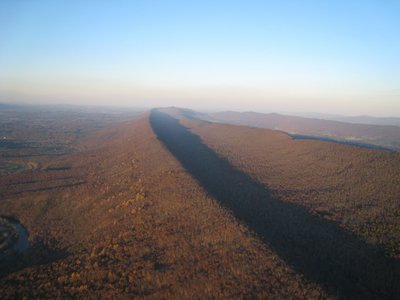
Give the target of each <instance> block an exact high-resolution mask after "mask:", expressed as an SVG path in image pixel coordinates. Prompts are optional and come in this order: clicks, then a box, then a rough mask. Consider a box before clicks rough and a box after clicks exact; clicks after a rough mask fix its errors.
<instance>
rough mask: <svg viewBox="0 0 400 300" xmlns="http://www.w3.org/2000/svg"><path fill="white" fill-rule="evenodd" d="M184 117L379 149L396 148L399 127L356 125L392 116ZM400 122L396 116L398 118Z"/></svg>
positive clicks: (190, 113)
mask: <svg viewBox="0 0 400 300" xmlns="http://www.w3.org/2000/svg"><path fill="white" fill-rule="evenodd" d="M185 114H186V116H188V117H193V118H199V119H202V120H206V121H210V122H218V123H228V124H235V125H245V126H251V127H259V128H269V129H274V130H279V131H283V132H286V133H288V134H290V135H292V136H293V137H299V136H300V138H307V136H310V138H313V139H315V138H316V137H320V138H321V139H323V140H331V141H337V142H345V143H351V144H354V145H359V146H366V145H373V146H378V147H379V148H380V147H382V148H385V149H390V150H396V151H399V150H400V127H398V126H394V125H375V124H357V123H356V122H357V120H359V123H361V122H364V123H366V122H375V123H379V122H381V123H388V122H392V123H393V124H395V123H396V120H397V119H396V118H373V117H363V116H360V117H340V118H341V121H335V120H324V119H320V118H305V117H298V116H288V115H281V114H276V113H269V114H264V113H256V112H233V111H226V112H217V113H210V114H204V113H197V112H193V111H185ZM398 121H400V119H399V120H398Z"/></svg>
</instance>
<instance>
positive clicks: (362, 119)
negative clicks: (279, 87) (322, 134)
mask: <svg viewBox="0 0 400 300" xmlns="http://www.w3.org/2000/svg"><path fill="white" fill-rule="evenodd" d="M281 114H282V115H288V116H296V117H303V118H313V119H323V120H331V121H339V122H346V123H355V124H368V125H386V126H399V127H400V118H396V117H372V116H365V115H360V116H342V115H331V114H324V113H284V112H282V113H281Z"/></svg>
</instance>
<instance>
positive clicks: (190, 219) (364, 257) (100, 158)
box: [0, 108, 400, 299]
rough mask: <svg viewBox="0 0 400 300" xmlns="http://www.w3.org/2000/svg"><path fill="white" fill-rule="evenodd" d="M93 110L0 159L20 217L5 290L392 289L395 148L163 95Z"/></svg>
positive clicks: (307, 292) (5, 264)
mask: <svg viewBox="0 0 400 300" xmlns="http://www.w3.org/2000/svg"><path fill="white" fill-rule="evenodd" d="M74 123H76V121H75V122H74ZM96 124H103V125H101V126H100V125H99V126H97V127H98V128H96V127H90V126H86V127H85V126H84V127H83V128H91V129H90V130H86V131H85V134H81V135H79V136H74V139H73V142H71V145H73V147H74V151H70V152H65V153H59V155H49V154H48V153H41V154H40V155H39V156H33V157H29V159H28V158H26V157H20V158H18V159H19V160H18V159H17V158H14V159H15V161H14V162H15V163H24V164H26V163H27V160H30V162H31V163H36V164H35V167H32V168H29V169H26V170H19V171H18V172H14V171H9V172H5V173H4V174H3V175H1V182H0V215H1V216H3V217H7V218H10V217H12V218H13V220H16V221H18V223H20V224H22V226H23V227H24V228H25V229H26V230H27V232H28V233H29V238H28V241H29V248H28V250H27V252H26V253H24V254H22V253H18V252H15V253H12V254H11V255H9V256H8V257H7V259H2V258H1V256H0V266H1V268H0V293H1V295H2V297H3V298H6V299H14V298H24V297H26V298H57V297H62V298H66V297H68V298H70V297H74V298H109V297H111V298H132V297H135V298H157V299H160V298H161V299H165V298H179V299H187V298H225V299H236V298H258V299H263V298H285V299H286V298H308V299H321V298H324V299H325V298H332V299H335V298H339V299H340V298H360V299H361V298H362V299H365V298H388V299H390V298H397V297H398V296H399V295H400V290H399V288H400V285H399V278H400V265H399V258H400V221H399V220H400V218H399V214H400V205H399V201H398V199H399V196H400V184H399V183H400V182H399V180H400V156H399V154H398V153H396V152H386V151H380V150H371V149H363V148H357V147H352V146H348V145H339V144H333V143H329V142H323V141H309V140H295V139H292V138H291V137H289V136H288V135H287V134H284V133H282V132H278V131H273V130H268V129H262V128H249V127H244V126H236V125H225V124H218V123H210V122H206V121H203V120H199V119H197V118H196V117H195V116H193V115H188V113H187V111H186V110H180V109H171V108H170V109H154V110H152V111H151V112H148V113H142V114H140V115H135V116H134V117H130V118H122V119H120V120H119V121H115V120H114V121H113V122H107V123H96ZM54 128H55V130H56V129H57V128H63V126H60V127H57V126H54ZM57 130H60V129H57ZM63 131H65V130H63ZM66 132H69V131H68V130H67V131H66ZM46 136H47V135H44V137H43V138H38V143H39V144H40V143H42V144H43V143H44V144H46V143H50V142H49V141H48V140H47V139H46ZM57 136H59V135H57ZM50 140H51V141H54V139H50ZM25 141H26V137H23V136H21V137H20V142H21V143H22V142H25ZM43 141H46V142H43ZM3 151H5V152H3V153H7V154H8V156H7V155H3V156H0V162H1V161H4V162H9V161H10V157H9V155H10V153H11V154H12V153H14V152H13V150H12V149H4V150H3ZM18 151H25V150H18ZM40 151H41V150H40ZM40 151H39V152H40ZM0 154H1V153H0ZM25 154H26V153H25ZM0 225H1V224H0Z"/></svg>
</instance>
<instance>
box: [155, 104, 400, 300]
mask: <svg viewBox="0 0 400 300" xmlns="http://www.w3.org/2000/svg"><path fill="white" fill-rule="evenodd" d="M150 123H151V126H152V128H153V130H154V132H155V133H156V135H157V136H158V139H159V140H160V141H161V142H162V143H163V144H164V145H165V146H166V147H167V149H168V150H169V151H170V152H171V153H172V154H173V155H174V156H175V157H176V158H177V159H178V160H179V161H180V163H181V164H182V165H183V167H184V168H186V169H187V170H188V171H189V172H190V173H191V174H192V176H193V177H194V178H196V179H197V181H198V182H199V183H200V184H201V185H202V186H203V187H204V188H205V189H206V190H207V192H208V193H209V194H210V195H212V196H213V197H214V198H215V199H217V200H218V201H219V202H220V203H221V204H222V205H223V206H225V207H226V208H228V209H229V210H231V211H232V213H233V214H234V215H235V216H236V218H238V219H239V220H240V221H242V222H243V223H245V224H246V225H247V226H248V227H249V228H251V229H252V230H253V231H254V232H255V233H256V234H257V235H258V236H259V237H260V238H261V239H262V240H263V241H264V242H265V243H266V244H267V245H268V246H269V247H270V248H271V249H272V250H274V251H275V252H276V253H277V254H278V255H279V256H280V257H281V258H282V259H284V260H285V261H286V262H287V263H288V264H289V265H291V266H292V267H293V268H294V269H295V270H296V271H297V272H299V273H301V274H303V275H304V276H305V277H306V278H308V279H309V280H311V281H314V282H317V283H319V284H322V285H323V286H324V287H325V288H326V289H327V291H328V292H330V293H333V294H336V295H337V296H339V297H341V298H348V297H351V298H363V299H365V298H397V297H398V296H400V284H399V278H400V277H399V275H400V271H399V270H400V267H399V262H398V261H397V260H393V259H388V258H386V257H385V256H384V254H383V252H382V251H381V250H380V249H378V248H377V247H374V246H372V245H369V244H367V243H365V242H364V241H362V240H361V239H359V238H357V237H356V236H354V235H352V234H350V233H348V232H346V231H344V230H343V229H341V228H340V227H339V226H338V225H337V224H336V223H334V222H330V221H327V220H324V219H322V218H320V217H318V216H315V215H313V214H311V213H310V212H308V211H307V209H306V208H305V207H303V206H301V205H297V204H294V203H289V202H284V201H280V200H278V199H274V198H273V197H272V196H271V194H270V193H269V191H268V189H267V188H266V187H265V186H263V185H262V184H260V183H257V182H255V181H254V180H253V179H251V177H250V176H248V175H247V174H245V173H243V172H241V171H239V170H237V169H235V168H234V167H232V166H231V165H230V164H229V162H228V161H227V160H226V159H224V158H221V157H220V156H218V155H217V154H216V153H215V152H214V151H213V150H212V149H210V148H209V147H208V146H207V145H205V144H204V143H202V141H201V139H200V138H199V137H198V136H197V135H195V134H193V133H192V132H190V131H189V130H188V129H187V128H185V127H184V126H182V125H181V124H180V123H179V121H178V120H177V119H175V118H173V117H171V116H170V115H168V114H166V113H162V112H160V111H158V110H152V112H151V114H150ZM396 296H397V297H396Z"/></svg>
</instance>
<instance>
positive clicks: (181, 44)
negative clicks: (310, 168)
mask: <svg viewBox="0 0 400 300" xmlns="http://www.w3.org/2000/svg"><path fill="white" fill-rule="evenodd" d="M0 101H3V102H28V103H75V104H82V103H85V104H86V103H87V104H111V105H131V106H169V105H177V106H184V107H191V108H197V109H232V110H259V111H317V112H327V113H340V114H346V115H352V114H370V115H379V116H382V115H383V116H384V115H388V116H389V115H390V116H400V1H385V0H380V1H378V0H377V1H339V0H336V1H295V0H293V1H245V0H243V1H232V0H231V1H217V0H214V1H168V0H164V1H152V0H148V1H88V0H87V1H71V0H69V1H57V0H48V1H39V0H37V1H36V0H19V1H15V0H9V1H7V0H1V1H0Z"/></svg>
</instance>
